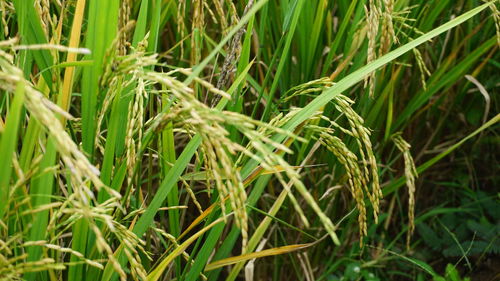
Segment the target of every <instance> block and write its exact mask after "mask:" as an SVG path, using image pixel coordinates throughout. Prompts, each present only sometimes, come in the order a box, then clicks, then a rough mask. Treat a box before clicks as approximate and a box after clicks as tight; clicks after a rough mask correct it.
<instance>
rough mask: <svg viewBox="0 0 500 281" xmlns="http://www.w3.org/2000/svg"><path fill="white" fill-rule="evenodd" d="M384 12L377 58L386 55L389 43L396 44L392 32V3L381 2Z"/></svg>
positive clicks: (388, 0) (387, 1)
mask: <svg viewBox="0 0 500 281" xmlns="http://www.w3.org/2000/svg"><path fill="white" fill-rule="evenodd" d="M383 1H384V11H383V13H382V17H383V18H382V27H381V31H382V32H381V38H380V49H379V56H382V55H384V54H386V53H387V52H388V51H389V48H390V45H391V42H397V41H398V39H397V37H396V33H395V32H394V25H393V19H392V17H393V14H394V1H393V0H383Z"/></svg>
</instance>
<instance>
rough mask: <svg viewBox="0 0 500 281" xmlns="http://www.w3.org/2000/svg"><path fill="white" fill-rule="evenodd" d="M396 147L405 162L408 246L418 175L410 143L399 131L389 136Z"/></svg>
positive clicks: (413, 223)
mask: <svg viewBox="0 0 500 281" xmlns="http://www.w3.org/2000/svg"><path fill="white" fill-rule="evenodd" d="M391 139H392V141H393V142H394V144H395V145H396V147H397V148H398V149H399V151H401V153H403V158H404V164H405V172H404V174H405V179H406V186H407V187H408V232H407V236H406V246H407V248H408V249H409V248H410V240H411V236H412V234H413V232H414V231H415V179H416V178H417V177H418V173H417V168H416V167H415V162H414V161H413V157H412V156H411V152H410V148H411V146H410V144H409V143H408V142H406V141H405V140H404V139H403V137H402V136H401V133H396V134H394V135H392V137H391Z"/></svg>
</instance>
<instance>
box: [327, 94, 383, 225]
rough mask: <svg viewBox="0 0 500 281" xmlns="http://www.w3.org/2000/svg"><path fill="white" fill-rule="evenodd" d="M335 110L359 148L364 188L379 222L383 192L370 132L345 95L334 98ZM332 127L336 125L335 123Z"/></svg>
mask: <svg viewBox="0 0 500 281" xmlns="http://www.w3.org/2000/svg"><path fill="white" fill-rule="evenodd" d="M334 102H335V108H336V109H337V110H338V111H339V112H341V113H343V114H344V115H345V117H346V118H347V120H348V123H349V126H350V132H351V135H352V136H353V137H354V138H355V140H356V142H357V143H358V146H359V152H360V155H361V161H362V162H363V166H364V177H365V179H366V181H365V182H366V184H365V185H364V188H365V190H366V193H367V195H368V198H369V199H370V202H371V203H372V206H373V217H374V219H375V222H377V221H378V213H379V205H380V198H382V190H381V189H380V182H379V176H378V168H377V160H376V158H375V154H374V152H373V146H372V143H371V140H370V134H371V133H370V130H369V129H368V128H366V127H365V126H364V120H363V118H361V116H359V115H358V114H357V113H356V112H355V111H354V110H353V109H352V107H351V105H352V104H353V103H354V102H353V101H352V100H351V99H349V98H348V97H346V96H344V95H338V96H337V97H335V98H334ZM332 125H335V123H333V124H332ZM369 183H371V187H372V190H371V191H370V190H368V187H367V185H368V184H369Z"/></svg>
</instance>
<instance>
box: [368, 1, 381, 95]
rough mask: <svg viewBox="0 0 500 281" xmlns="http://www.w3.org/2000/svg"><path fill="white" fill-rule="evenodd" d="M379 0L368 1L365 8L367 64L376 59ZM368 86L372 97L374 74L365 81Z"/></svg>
mask: <svg viewBox="0 0 500 281" xmlns="http://www.w3.org/2000/svg"><path fill="white" fill-rule="evenodd" d="M379 7H380V0H370V1H369V5H368V7H366V6H365V15H366V24H367V26H368V31H367V37H368V57H367V63H371V62H372V61H374V60H375V59H377V50H376V48H377V35H378V31H379V18H380V14H381V12H380V9H379ZM367 84H369V94H370V97H373V95H374V92H375V72H372V73H371V74H370V75H369V76H368V77H367V78H366V79H365V87H366V85H367Z"/></svg>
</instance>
